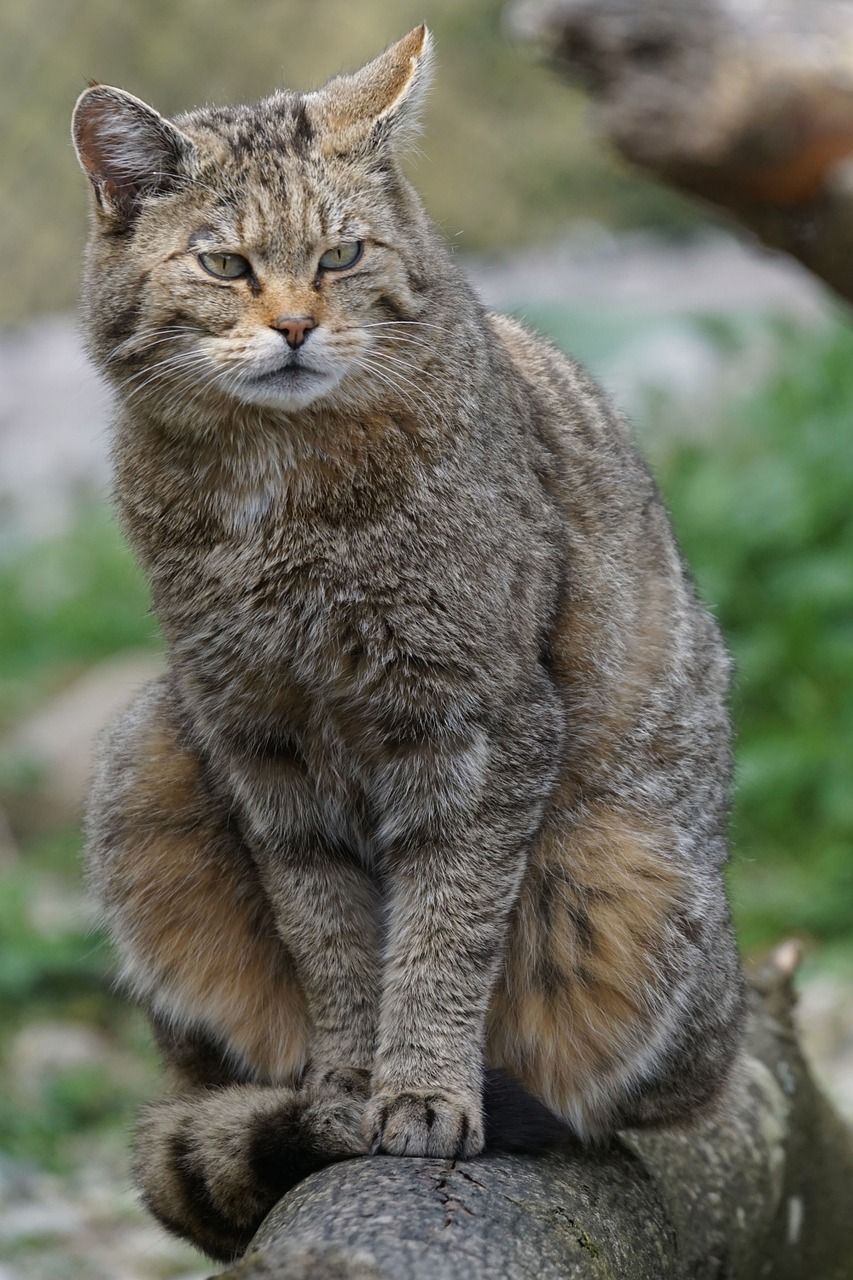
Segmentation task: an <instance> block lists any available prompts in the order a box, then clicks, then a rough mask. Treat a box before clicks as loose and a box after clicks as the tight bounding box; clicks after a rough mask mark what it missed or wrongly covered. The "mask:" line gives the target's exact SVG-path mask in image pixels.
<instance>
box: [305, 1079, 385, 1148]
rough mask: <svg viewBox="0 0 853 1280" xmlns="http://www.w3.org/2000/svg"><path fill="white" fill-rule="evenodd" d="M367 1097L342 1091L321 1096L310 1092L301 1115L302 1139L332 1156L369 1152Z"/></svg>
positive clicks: (306, 1096)
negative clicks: (325, 1096) (366, 1120)
mask: <svg viewBox="0 0 853 1280" xmlns="http://www.w3.org/2000/svg"><path fill="white" fill-rule="evenodd" d="M366 1105H367V1104H366V1100H365V1098H364V1097H355V1096H354V1095H352V1094H342V1093H338V1094H336V1095H335V1096H334V1097H327V1098H319V1097H316V1095H313V1096H312V1095H311V1094H306V1095H305V1105H304V1110H303V1111H302V1113H301V1117H300V1140H302V1141H304V1140H307V1141H308V1142H309V1144H310V1146H311V1148H312V1149H313V1150H315V1151H318V1152H321V1153H322V1154H324V1155H326V1156H328V1157H329V1158H330V1159H340V1158H341V1157H342V1156H363V1155H366V1154H367V1150H368V1144H367V1139H366V1137H365V1123H366V1122H365V1108H366Z"/></svg>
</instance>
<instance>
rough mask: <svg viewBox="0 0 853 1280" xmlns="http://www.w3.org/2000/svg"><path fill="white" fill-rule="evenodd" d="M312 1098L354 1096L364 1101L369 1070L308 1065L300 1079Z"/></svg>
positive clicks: (368, 1080)
mask: <svg viewBox="0 0 853 1280" xmlns="http://www.w3.org/2000/svg"><path fill="white" fill-rule="evenodd" d="M302 1088H303V1090H304V1091H305V1092H306V1093H308V1094H310V1096H311V1097H312V1098H318V1099H327V1100H331V1099H335V1098H342V1099H343V1098H354V1099H356V1100H358V1099H361V1100H362V1101H363V1102H366V1101H367V1099H368V1097H369V1096H370V1072H369V1071H366V1070H365V1069H364V1068H363V1067H324V1066H319V1065H318V1066H317V1067H313V1066H311V1067H309V1068H308V1070H307V1072H306V1073H305V1078H304V1080H303V1081H302Z"/></svg>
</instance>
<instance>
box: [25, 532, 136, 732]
mask: <svg viewBox="0 0 853 1280" xmlns="http://www.w3.org/2000/svg"><path fill="white" fill-rule="evenodd" d="M0 599H2V601H3V608H2V609H1V610H0V731H2V729H3V728H4V727H7V726H8V725H9V724H11V723H14V721H15V720H17V719H20V717H21V716H22V715H23V714H25V713H26V712H27V711H28V710H29V709H30V708H31V707H32V706H33V705H35V703H36V702H37V701H39V700H40V699H41V698H43V697H44V696H45V695H46V694H47V693H49V692H50V691H51V689H52V688H56V687H58V686H59V685H60V684H62V683H63V682H64V681H66V680H68V678H69V677H70V676H72V675H75V674H76V673H78V672H79V671H80V670H81V669H82V668H84V667H86V666H91V664H92V663H93V662H97V661H98V659H99V658H106V657H108V656H109V655H110V654H111V653H118V652H119V651H120V650H122V649H129V648H139V647H143V646H151V645H155V644H157V637H158V632H157V624H156V622H155V621H154V619H153V618H152V617H151V616H150V614H149V613H148V588H147V586H146V584H145V581H144V579H143V577H142V574H141V572H140V570H139V569H138V568H137V566H136V565H135V563H134V562H133V560H132V559H131V557H130V555H129V553H128V550H127V548H126V546H125V545H124V543H123V541H122V540H121V538H120V536H119V534H118V531H117V530H116V528H115V525H114V524H113V521H112V519H111V517H110V514H109V512H108V511H106V510H104V509H102V508H92V509H88V510H86V511H84V512H82V513H81V515H80V518H79V520H78V522H77V524H76V525H75V527H74V528H72V529H71V530H70V532H69V533H67V534H66V535H65V536H64V537H63V538H61V539H59V540H57V541H55V542H47V543H41V544H37V545H35V546H27V547H26V548H25V549H24V550H23V551H22V552H21V553H20V554H19V555H18V556H16V557H15V558H14V559H12V560H10V561H6V562H0Z"/></svg>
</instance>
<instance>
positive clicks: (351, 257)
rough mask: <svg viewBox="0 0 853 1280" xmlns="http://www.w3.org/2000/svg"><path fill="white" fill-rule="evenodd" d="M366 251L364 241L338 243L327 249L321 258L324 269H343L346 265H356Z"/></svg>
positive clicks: (321, 265)
mask: <svg viewBox="0 0 853 1280" xmlns="http://www.w3.org/2000/svg"><path fill="white" fill-rule="evenodd" d="M363 252H364V242H363V241H361V240H348V241H347V242H346V243H345V244H336V245H335V247H334V249H327V250H326V252H325V253H324V254H323V256H322V258H321V259H320V269H321V270H322V271H343V270H344V268H345V267H354V266H355V264H356V263H357V262H358V260H359V258H360V257H361V255H362V253H363Z"/></svg>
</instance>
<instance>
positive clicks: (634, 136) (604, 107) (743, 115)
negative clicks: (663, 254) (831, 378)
mask: <svg viewBox="0 0 853 1280" xmlns="http://www.w3.org/2000/svg"><path fill="white" fill-rule="evenodd" d="M508 15H509V22H510V25H511V26H512V28H513V29H514V30H515V32H516V33H517V34H519V35H522V36H524V37H528V38H531V39H535V40H537V41H538V42H539V43H540V44H541V45H542V46H543V47H544V49H545V51H546V53H547V55H548V57H549V59H550V60H551V61H553V62H554V64H555V65H556V67H557V68H558V70H560V71H561V72H562V73H563V74H565V75H566V76H568V77H570V78H572V79H573V80H576V81H580V82H581V83H582V84H583V85H584V86H585V88H586V89H587V90H588V91H589V93H590V94H591V97H592V100H593V103H594V106H595V117H596V121H597V124H598V126H599V128H600V130H601V132H602V133H603V135H604V136H605V137H606V139H607V140H608V141H609V142H610V143H612V144H613V145H614V146H615V147H616V148H617V149H618V150H619V151H620V152H621V153H622V155H623V156H624V157H626V158H627V159H628V160H630V161H632V162H633V163H634V164H636V165H638V166H639V167H640V168H642V169H645V170H647V171H648V172H650V173H652V174H653V175H655V176H656V177H658V178H660V179H662V180H663V181H665V182H667V183H669V184H671V185H672V186H674V187H676V188H678V189H679V190H680V191H683V192H686V193H687V194H689V195H693V196H698V197H700V198H701V199H703V200H705V201H709V202H712V203H713V204H715V205H717V206H719V207H721V208H722V209H724V210H726V211H727V212H728V213H730V214H733V215H734V216H735V218H736V219H737V220H738V221H739V222H740V223H742V224H743V225H744V226H746V227H747V228H749V229H750V230H752V231H753V232H755V233H756V234H757V235H759V236H760V237H761V238H762V239H763V240H764V241H765V242H766V243H767V244H769V245H771V246H773V247H774V248H778V249H783V250H786V251H787V252H789V253H791V254H793V255H794V257H796V258H799V259H800V261H801V262H803V263H804V264H805V265H806V266H807V267H808V268H809V269H810V270H812V271H813V272H814V273H815V274H816V275H818V276H820V277H821V278H822V279H823V280H825V281H826V282H827V283H828V284H829V285H831V286H832V287H833V288H834V289H835V290H836V291H837V292H838V293H839V294H841V295H842V296H843V297H844V298H845V299H847V300H848V301H851V300H853V3H851V2H850V0H749V3H744V2H743V0H514V3H512V4H511V5H510V7H509V9H508Z"/></svg>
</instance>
